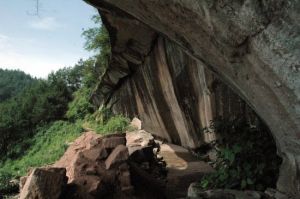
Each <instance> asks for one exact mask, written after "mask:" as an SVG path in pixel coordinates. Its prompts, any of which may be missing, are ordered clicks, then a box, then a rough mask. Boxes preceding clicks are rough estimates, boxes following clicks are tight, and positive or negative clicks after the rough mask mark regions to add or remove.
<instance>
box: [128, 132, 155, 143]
mask: <svg viewBox="0 0 300 199" xmlns="http://www.w3.org/2000/svg"><path fill="white" fill-rule="evenodd" d="M126 141H127V142H126V146H128V147H135V146H141V147H146V146H149V145H151V144H153V143H154V137H153V136H152V135H151V134H150V133H148V132H146V131H145V130H138V131H132V132H129V133H126Z"/></svg>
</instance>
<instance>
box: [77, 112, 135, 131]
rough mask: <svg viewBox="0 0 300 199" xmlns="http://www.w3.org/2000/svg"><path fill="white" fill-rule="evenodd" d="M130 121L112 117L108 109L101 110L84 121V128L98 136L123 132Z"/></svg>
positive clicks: (117, 116) (121, 117)
mask: <svg viewBox="0 0 300 199" xmlns="http://www.w3.org/2000/svg"><path fill="white" fill-rule="evenodd" d="M129 123H130V120H129V118H126V117H124V116H122V115H115V116H113V114H112V112H111V111H110V109H107V108H102V109H100V110H99V111H96V112H95V113H94V114H93V115H89V116H87V117H86V119H85V123H84V125H83V126H84V128H86V129H89V130H93V131H95V132H97V133H99V134H109V133H115V132H125V131H126V130H127V129H128V126H129Z"/></svg>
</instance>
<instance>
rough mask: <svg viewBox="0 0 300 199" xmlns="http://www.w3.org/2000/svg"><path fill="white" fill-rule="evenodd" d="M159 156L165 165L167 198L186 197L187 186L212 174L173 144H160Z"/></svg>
mask: <svg viewBox="0 0 300 199" xmlns="http://www.w3.org/2000/svg"><path fill="white" fill-rule="evenodd" d="M160 147H161V148H160V153H159V154H160V155H161V156H162V157H163V158H164V160H165V161H166V164H167V169H168V177H167V180H168V181H167V186H166V193H165V194H166V197H167V198H170V199H171V198H172V199H174V198H184V197H186V194H187V190H188V187H189V185H190V184H191V183H192V182H195V181H199V180H200V179H201V177H202V176H203V175H204V174H207V173H211V172H213V168H212V167H211V166H210V165H208V164H207V163H206V162H204V161H201V160H199V159H197V158H196V157H195V156H193V155H192V154H191V152H189V151H188V150H187V149H185V148H183V147H181V146H178V145H173V144H162V145H161V146H160Z"/></svg>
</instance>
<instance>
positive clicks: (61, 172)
mask: <svg viewBox="0 0 300 199" xmlns="http://www.w3.org/2000/svg"><path fill="white" fill-rule="evenodd" d="M24 179H25V178H23V180H24ZM66 184H67V177H66V169H65V168H36V169H34V170H32V172H31V173H30V174H29V176H28V177H27V178H26V182H25V184H24V186H23V187H22V190H21V193H20V199H59V197H60V195H61V193H62V191H63V189H64V188H65V186H66Z"/></svg>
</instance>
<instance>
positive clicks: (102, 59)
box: [82, 15, 111, 74]
mask: <svg viewBox="0 0 300 199" xmlns="http://www.w3.org/2000/svg"><path fill="white" fill-rule="evenodd" d="M92 20H93V22H94V23H95V25H97V27H93V28H89V29H87V30H85V31H83V33H82V36H83V37H84V38H85V40H86V42H85V45H84V47H85V49H86V50H88V51H92V52H95V53H96V55H95V58H96V65H97V67H98V71H99V73H100V74H103V73H104V71H105V70H106V68H107V67H108V62H109V60H110V56H111V44H110V39H109V35H108V32H107V30H106V28H105V26H103V25H102V22H101V18H100V16H99V15H94V16H93V17H92Z"/></svg>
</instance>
